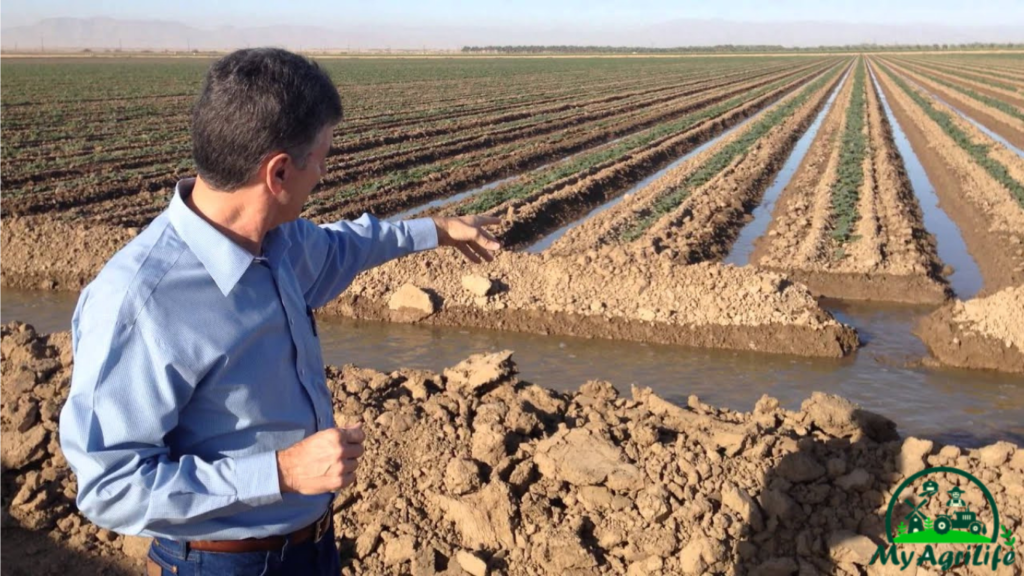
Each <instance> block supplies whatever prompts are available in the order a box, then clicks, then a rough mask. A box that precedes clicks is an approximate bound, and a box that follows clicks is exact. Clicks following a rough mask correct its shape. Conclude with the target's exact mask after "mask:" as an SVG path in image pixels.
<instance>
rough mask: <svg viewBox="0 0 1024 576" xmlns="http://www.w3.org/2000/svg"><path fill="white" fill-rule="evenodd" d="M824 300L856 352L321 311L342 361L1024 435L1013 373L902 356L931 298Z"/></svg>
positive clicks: (56, 313)
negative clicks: (706, 346) (644, 389)
mask: <svg viewBox="0 0 1024 576" xmlns="http://www.w3.org/2000/svg"><path fill="white" fill-rule="evenodd" d="M75 299H76V296H75V295H73V294H70V293H61V292H36V291H14V290H7V289H4V290H3V292H2V294H0V303H2V311H0V316H2V318H3V321H4V322H8V321H10V320H23V321H27V322H29V323H31V324H34V325H35V326H36V327H37V328H38V329H39V330H40V331H43V332H49V331H54V330H66V329H68V326H69V324H70V318H71V314H72V311H73V309H74V305H75ZM829 307H830V308H831V309H833V310H834V311H835V312H836V314H837V315H838V316H839V317H840V318H841V319H842V320H843V321H845V322H848V323H851V324H853V325H854V326H856V327H857V329H858V331H859V332H860V334H861V338H862V339H863V340H864V341H865V346H864V348H862V349H861V350H860V352H859V353H858V354H857V355H856V356H854V357H853V358H849V359H845V360H841V361H834V360H831V361H830V360H820V359H807V358H798V357H788V356H774V355H764V354H753V353H743V352H728V351H716V350H701V349H689V348H681V347H674V346H661V345H645V344H639V343H635V342H618V341H606V340H586V339H580V338H569V337H560V336H541V335H535V334H519V333H514V332H499V331H489V330H475V329H444V328H436V327H427V326H415V325H412V326H411V325H403V324H380V323H371V322H356V321H351V320H342V319H333V318H323V319H322V320H321V322H320V325H321V330H320V338H321V345H322V346H323V350H324V359H325V361H326V362H328V363H330V364H336V365H338V364H344V363H347V362H351V363H356V364H359V365H362V366H367V367H372V368H376V369H380V370H391V369H394V368H398V367H403V366H404V367H416V368H425V369H431V370H440V369H441V368H444V367H446V366H451V365H453V364H454V363H456V362H458V361H460V360H462V359H463V358H465V357H466V356H467V355H469V354H471V353H474V352H482V351H488V350H500V349H505V348H509V349H512V350H515V351H516V356H515V357H516V359H517V361H518V363H519V366H520V368H521V370H522V376H523V377H524V378H525V379H527V380H530V381H532V382H536V383H538V384H541V385H543V386H547V387H551V388H556V389H561V390H568V389H574V388H576V387H578V386H579V385H580V384H582V383H584V382H585V381H587V380H589V379H599V378H600V379H605V380H609V381H610V382H612V383H613V384H614V385H615V386H616V387H618V388H619V390H620V391H622V392H623V393H624V394H627V395H628V394H629V387H630V384H631V383H634V382H635V383H638V384H640V385H644V386H650V387H651V388H653V389H655V390H656V391H657V392H658V393H659V394H661V395H663V396H664V397H666V398H668V399H670V400H672V401H675V402H679V403H685V402H686V399H687V397H688V395H690V394H696V395H698V396H699V397H700V398H701V399H702V400H704V401H706V402H710V403H712V404H714V405H723V406H728V407H731V408H734V409H740V410H750V409H751V408H752V407H753V405H754V403H755V402H756V401H757V399H758V398H759V397H760V396H761V394H765V393H767V394H770V395H772V396H775V397H777V398H779V400H781V401H782V403H783V405H784V406H785V407H787V408H790V409H794V408H798V407H799V403H800V402H801V401H802V400H803V399H804V398H806V397H808V396H809V395H810V394H811V392H812V391H815V390H821V391H826V392H832V393H836V394H840V395H842V396H845V397H847V398H850V399H852V400H854V401H855V402H858V403H860V404H861V405H863V406H864V407H866V408H868V409H870V410H873V411H876V412H879V413H882V414H885V415H887V416H889V417H890V418H893V419H894V420H896V421H897V422H898V423H899V425H900V430H901V432H902V433H903V434H904V435H915V436H920V437H928V438H935V439H939V440H942V441H945V442H956V443H958V444H961V445H972V446H977V445H982V444H985V443H987V442H989V441H991V440H992V439H995V438H1003V439H1009V440H1013V441H1015V442H1018V443H1021V442H1024V386H1022V385H1021V384H1020V382H1018V381H1016V380H1015V379H1014V378H1013V377H1011V376H1002V375H997V374H994V373H987V372H967V371H956V370H933V369H925V368H920V367H914V366H910V367H908V366H907V360H915V359H918V358H921V357H922V356H923V355H924V354H925V349H924V346H923V345H922V344H921V343H920V341H918V340H917V338H915V337H914V336H912V335H911V334H910V332H909V330H908V326H909V325H910V324H911V323H912V322H913V321H914V320H915V319H916V318H917V317H919V316H920V315H921V314H923V313H925V312H926V311H927V310H926V309H919V308H908V307H906V306H901V307H880V306H865V305H849V304H843V303H838V302H836V303H829Z"/></svg>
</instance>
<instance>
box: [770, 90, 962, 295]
mask: <svg viewBox="0 0 1024 576" xmlns="http://www.w3.org/2000/svg"><path fill="white" fill-rule="evenodd" d="M852 90H853V82H852V79H851V80H850V81H848V84H847V86H845V87H844V89H843V92H842V93H841V94H840V95H839V96H838V97H837V98H836V101H835V103H834V105H833V107H832V109H831V110H830V111H829V116H828V117H827V118H826V119H825V121H824V122H823V124H822V126H821V128H820V130H819V132H818V134H817V135H816V137H815V140H814V142H813V143H812V145H811V148H810V150H808V153H807V156H805V157H804V160H803V162H802V163H801V165H800V167H799V168H798V170H797V172H796V174H795V175H794V177H793V179H792V180H791V181H790V183H789V184H788V185H787V186H786V188H785V190H783V192H782V194H781V196H780V198H779V201H778V203H777V204H776V209H775V213H774V214H773V220H772V223H771V226H770V227H769V230H768V232H767V234H766V235H765V236H764V237H762V238H760V239H759V240H758V243H757V247H756V249H755V251H754V254H753V256H752V257H751V261H752V262H756V263H757V265H758V266H761V267H764V268H767V269H772V270H779V271H784V272H786V273H787V274H791V275H792V277H793V278H794V279H797V280H799V281H801V282H805V283H806V284H807V285H808V287H809V288H810V289H811V291H812V292H814V293H815V294H817V295H820V296H827V297H835V298H845V299H857V300H861V299H863V300H877V301H894V302H905V303H941V302H944V301H945V300H947V299H948V298H949V297H950V296H951V291H950V289H949V287H948V285H947V284H946V282H945V281H944V280H943V279H942V277H941V270H942V263H941V262H940V261H939V258H938V255H937V254H936V250H935V241H934V239H933V238H931V237H930V235H929V234H928V233H927V231H926V230H925V228H924V225H923V223H922V216H921V210H920V207H919V206H918V204H917V199H916V198H915V197H914V193H913V189H912V188H911V185H910V182H909V180H908V178H907V175H906V173H905V171H904V168H903V163H902V161H901V159H900V157H899V153H898V152H897V151H896V146H895V143H894V141H893V138H892V128H891V126H889V124H888V121H887V120H886V118H885V114H884V111H883V110H882V106H881V101H880V100H879V98H878V96H877V94H876V93H875V89H874V87H873V84H872V82H871V78H870V75H865V90H866V96H867V97H866V112H865V113H866V115H867V118H866V120H867V122H866V123H865V131H866V136H867V138H868V153H867V154H866V156H865V159H864V164H863V167H862V170H863V184H862V186H861V190H860V196H859V201H858V204H857V212H858V214H859V216H860V218H859V220H858V222H857V224H856V227H855V230H854V238H855V240H851V241H850V242H848V243H847V244H845V245H843V246H842V247H841V251H842V255H841V256H840V255H839V252H840V247H839V246H838V245H837V244H836V243H835V241H833V240H832V239H831V237H830V234H829V232H830V229H831V218H832V211H831V187H832V185H833V183H834V181H835V180H836V178H837V177H838V174H837V166H838V163H839V156H840V152H841V146H840V139H841V135H842V133H843V130H844V129H845V122H846V110H847V107H848V105H849V101H850V97H851V94H852Z"/></svg>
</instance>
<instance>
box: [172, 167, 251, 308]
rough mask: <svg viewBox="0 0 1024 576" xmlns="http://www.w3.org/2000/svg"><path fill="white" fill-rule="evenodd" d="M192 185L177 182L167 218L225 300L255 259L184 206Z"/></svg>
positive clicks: (186, 182) (190, 182)
mask: <svg viewBox="0 0 1024 576" xmlns="http://www.w3.org/2000/svg"><path fill="white" fill-rule="evenodd" d="M195 183H196V179H195V178H187V179H185V180H180V181H179V182H178V184H177V185H176V186H175V187H174V198H172V199H171V205H170V207H168V209H167V212H168V218H170V221H171V225H172V226H174V229H175V230H176V231H177V232H178V236H180V237H181V239H182V240H184V242H185V244H186V245H187V246H188V247H189V249H190V250H191V251H192V253H193V254H195V255H196V258H198V259H199V261H200V262H202V263H203V266H204V267H205V268H206V272H207V273H209V274H210V277H211V278H213V281H214V282H216V283H217V287H218V288H220V291H221V293H222V294H224V295H225V296H227V295H228V294H229V293H231V290H232V289H233V288H234V287H235V285H236V284H238V281H239V280H241V279H242V275H243V274H245V271H246V270H248V269H249V266H250V265H251V264H252V262H253V260H254V259H255V257H254V256H253V255H252V254H251V253H250V252H249V251H248V250H246V249H245V248H242V247H241V246H239V245H238V244H235V243H234V242H232V241H231V239H229V238H228V237H227V236H225V235H223V234H221V233H220V232H219V231H218V230H217V229H216V228H214V227H213V226H211V225H210V223H209V222H207V221H206V220H203V219H202V218H201V217H200V216H199V215H198V214H196V213H195V212H193V211H192V209H191V208H189V207H188V205H187V204H185V198H187V197H188V195H189V194H191V193H192V187H193V186H195Z"/></svg>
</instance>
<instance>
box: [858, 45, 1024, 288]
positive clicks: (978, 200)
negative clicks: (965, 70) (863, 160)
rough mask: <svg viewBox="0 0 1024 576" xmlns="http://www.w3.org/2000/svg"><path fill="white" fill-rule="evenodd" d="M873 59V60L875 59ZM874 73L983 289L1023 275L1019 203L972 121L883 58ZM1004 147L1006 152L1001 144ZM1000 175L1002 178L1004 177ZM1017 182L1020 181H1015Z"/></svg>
mask: <svg viewBox="0 0 1024 576" xmlns="http://www.w3.org/2000/svg"><path fill="white" fill-rule="evenodd" d="M876 63H877V62H876ZM878 69H879V70H881V73H879V74H876V78H877V80H878V81H879V86H880V87H881V89H882V91H883V92H884V94H885V96H886V100H887V101H888V103H889V105H890V107H891V108H892V111H893V114H894V115H895V117H896V119H897V121H898V122H899V124H900V126H901V127H902V129H903V131H904V133H905V134H906V136H907V138H908V139H909V141H910V143H911V145H912V148H913V151H914V153H915V154H916V155H917V157H918V159H920V161H921V164H922V165H923V166H924V169H925V171H926V172H927V174H928V179H929V180H930V181H931V183H932V184H934V185H935V192H936V195H937V196H938V198H939V200H940V201H941V202H942V204H943V207H944V209H945V211H946V212H947V213H948V214H949V215H950V217H951V218H952V219H953V221H954V222H956V224H957V225H958V227H959V229H960V231H961V232H962V233H963V237H964V240H965V242H966V244H967V247H968V248H969V249H970V252H971V254H972V255H973V256H974V259H975V260H976V261H977V264H978V267H979V268H980V270H981V275H982V278H983V279H984V290H983V293H991V292H994V291H997V290H998V289H1000V288H1002V287H1005V286H1011V285H1017V284H1020V283H1021V282H1022V281H1024V250H1022V249H1021V248H1020V246H1021V245H1022V244H1024V232H1022V231H1024V206H1022V205H1021V204H1020V203H1018V200H1017V198H1015V197H1014V195H1013V193H1012V191H1011V190H1010V188H1008V187H1007V185H1006V184H1009V185H1010V186H1014V182H1015V181H1014V180H1013V179H1012V177H1010V175H1009V173H1008V172H1007V170H1006V167H1005V166H1003V165H1002V164H1000V163H999V162H998V161H997V160H995V159H994V158H992V157H990V156H989V152H990V151H992V149H993V148H999V147H997V146H996V147H994V146H985V145H984V144H979V143H978V142H977V141H976V140H975V139H976V138H979V137H980V135H981V133H980V132H977V133H976V134H975V136H974V137H972V136H971V134H970V133H968V132H966V131H965V128H970V127H971V125H970V124H968V123H966V122H963V121H962V120H961V121H959V122H958V121H957V120H956V118H957V116H956V114H953V113H951V112H944V111H942V110H941V109H939V108H937V107H936V104H934V103H933V102H934V101H932V100H930V99H929V97H928V96H927V95H926V94H922V93H918V92H916V91H915V90H914V89H913V88H912V87H911V86H910V85H909V84H907V83H906V82H905V81H904V80H902V79H900V77H899V76H898V75H897V74H896V73H895V72H893V71H892V70H891V69H890V68H889V67H887V66H886V65H884V64H882V65H879V66H878ZM1004 153H1006V154H1009V152H1006V151H1005V150H1004ZM1003 181H1005V182H1006V183H1004V182H1003ZM1016 185H1017V186H1019V183H1018V184H1016Z"/></svg>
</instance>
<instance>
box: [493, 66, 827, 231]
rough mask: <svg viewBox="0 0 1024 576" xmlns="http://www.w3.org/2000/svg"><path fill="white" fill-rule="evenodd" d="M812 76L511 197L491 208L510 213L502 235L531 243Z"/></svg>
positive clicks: (805, 81)
mask: <svg viewBox="0 0 1024 576" xmlns="http://www.w3.org/2000/svg"><path fill="white" fill-rule="evenodd" d="M812 80H813V78H812V77H805V78H802V79H801V80H799V81H797V82H794V83H791V84H788V85H786V86H785V87H783V88H780V89H779V90H777V91H774V92H773V93H771V94H768V95H765V96H764V97H762V98H759V99H757V100H754V101H752V102H749V103H748V104H746V105H744V106H741V107H738V108H736V109H734V110H730V111H729V112H727V113H725V114H723V115H722V116H719V117H717V118H713V119H710V120H707V121H705V122H703V123H701V124H700V125H698V126H696V127H694V128H693V129H691V130H688V131H686V132H684V133H682V134H679V135H677V136H673V137H671V138H668V139H666V140H664V141H663V142H657V143H654V144H652V145H651V146H649V147H648V148H647V149H645V150H638V151H635V152H632V153H630V154H629V155H627V156H625V157H624V158H623V159H622V160H621V161H620V162H616V163H615V164H613V165H612V166H609V167H606V168H602V169H599V170H596V173H595V174H593V175H592V176H591V175H586V177H585V178H582V179H580V181H578V182H573V181H572V180H571V179H568V181H567V182H558V183H555V184H553V185H551V186H548V187H547V188H545V189H543V190H540V191H538V192H536V193H535V194H533V195H531V196H530V197H528V198H524V199H518V200H513V201H510V202H506V203H505V204H502V205H501V206H499V207H497V208H495V209H493V210H491V211H489V212H488V213H489V214H493V215H503V214H504V215H506V220H507V221H508V223H507V224H506V225H505V226H503V229H502V231H501V238H502V240H503V241H504V242H505V243H506V244H508V245H509V246H512V247H522V246H525V245H529V244H531V243H532V242H534V241H536V240H539V239H540V238H542V237H544V236H545V235H546V234H548V233H550V232H553V231H554V230H555V229H557V228H559V227H560V226H562V225H564V224H566V223H568V222H572V221H573V220H576V219H577V218H579V217H581V216H583V215H585V214H586V213H587V212H589V211H590V210H591V209H593V208H595V207H597V206H599V205H601V204H603V203H605V202H607V201H610V200H612V199H613V198H616V197H618V196H619V195H620V194H622V193H623V192H624V191H625V190H626V189H628V187H629V186H630V185H632V184H634V183H635V182H637V181H638V180H640V179H642V178H643V177H644V176H646V175H648V174H650V173H652V172H655V171H656V170H657V169H659V168H660V167H661V166H664V165H665V164H667V163H669V162H671V161H672V160H674V159H676V158H678V157H679V156H681V155H683V154H685V153H686V152H688V151H690V150H692V149H694V148H696V147H697V146H699V145H700V144H701V143H703V142H706V141H708V140H710V139H712V138H714V137H715V136H717V135H719V134H721V133H722V132H724V131H725V130H726V129H728V128H729V127H730V126H733V125H735V124H738V123H739V122H741V121H743V120H744V119H746V118H748V117H750V116H752V115H754V114H755V113H757V112H759V111H760V110H762V109H764V108H766V107H768V106H769V105H770V104H771V103H772V102H774V101H775V100H776V99H778V98H779V97H780V95H783V94H785V93H787V92H792V91H794V90H797V89H799V88H800V86H802V85H804V84H806V83H807V82H810V81H812ZM594 245H595V244H590V246H594Z"/></svg>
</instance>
